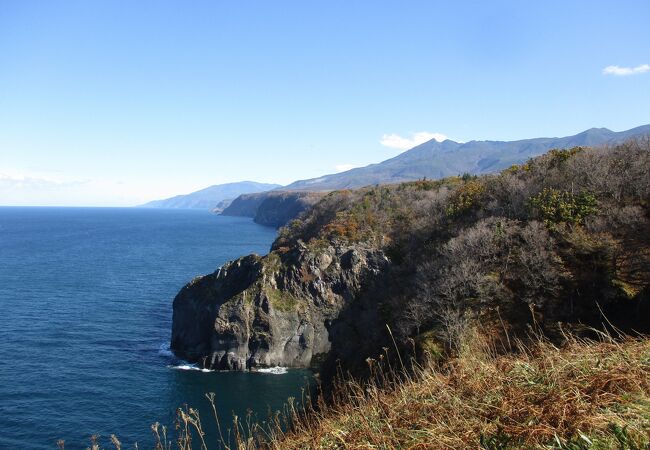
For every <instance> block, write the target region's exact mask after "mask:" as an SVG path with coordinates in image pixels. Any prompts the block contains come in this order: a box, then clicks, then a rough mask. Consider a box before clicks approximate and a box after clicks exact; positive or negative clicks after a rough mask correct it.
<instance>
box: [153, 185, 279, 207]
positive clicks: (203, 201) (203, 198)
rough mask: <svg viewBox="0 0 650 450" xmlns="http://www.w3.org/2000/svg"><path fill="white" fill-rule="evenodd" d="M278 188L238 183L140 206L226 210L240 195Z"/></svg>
mask: <svg viewBox="0 0 650 450" xmlns="http://www.w3.org/2000/svg"><path fill="white" fill-rule="evenodd" d="M278 187H280V185H279V184H267V183H256V182H254V181H240V182H237V183H226V184H216V185H214V186H210V187H207V188H205V189H201V190H200V191H196V192H192V193H189V194H186V195H177V196H175V197H171V198H166V199H163V200H154V201H152V202H149V203H145V204H144V205H141V206H142V207H145V208H178V209H181V208H182V209H215V208H216V209H217V211H219V210H222V209H224V208H226V207H227V206H228V205H229V204H230V202H231V201H232V200H234V199H235V198H237V197H239V196H240V195H242V194H252V193H255V192H264V191H270V190H271V189H275V188H278Z"/></svg>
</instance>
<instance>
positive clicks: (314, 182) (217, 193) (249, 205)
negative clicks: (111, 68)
mask: <svg viewBox="0 0 650 450" xmlns="http://www.w3.org/2000/svg"><path fill="white" fill-rule="evenodd" d="M642 136H650V125H643V126H640V127H637V128H633V129H631V130H627V131H620V132H615V131H611V130H608V129H607V128H591V129H589V130H586V131H583V132H582V133H578V134H576V135H574V136H566V137H561V138H535V139H524V140H519V141H470V142H455V141H452V140H449V139H448V140H445V141H443V142H438V141H436V140H435V139H432V140H430V141H428V142H425V143H424V144H420V145H418V146H417V147H413V148H412V149H410V150H407V151H405V152H404V153H401V154H399V155H397V156H395V157H394V158H391V159H387V160H386V161H383V162H380V163H378V164H370V165H369V166H365V167H359V168H356V169H352V170H348V171H345V172H340V173H336V174H331V175H324V176H322V177H318V178H312V179H308V180H299V181H295V182H293V183H291V184H289V185H287V186H280V185H277V184H264V183H256V182H253V181H241V182H238V183H228V184H219V185H215V186H210V187H208V188H205V189H201V190H200V191H196V192H192V193H190V194H187V195H177V196H176V197H171V198H168V199H164V200H155V201H152V202H149V203H147V204H145V205H142V206H145V207H153V208H197V209H211V210H214V211H215V212H222V211H223V214H225V215H234V216H242V215H243V216H250V217H258V216H257V211H258V208H259V207H260V206H261V205H265V209H264V210H265V211H266V212H267V213H265V215H264V216H265V217H266V216H268V217H272V216H273V217H275V216H274V215H273V214H271V213H270V212H268V211H270V210H271V209H274V208H275V209H277V208H278V207H280V206H279V205H280V204H283V205H289V204H291V205H292V206H291V208H294V209H295V208H297V206H296V205H298V206H300V208H305V207H307V206H308V204H309V203H310V202H313V201H315V199H316V198H317V197H315V196H311V197H309V198H306V197H304V196H303V195H299V194H298V192H304V191H310V192H322V191H331V190H336V189H355V188H359V187H363V186H368V185H373V184H388V183H400V182H404V181H412V180H419V179H422V178H428V179H437V178H444V177H448V176H452V175H461V174H464V173H469V174H472V175H480V174H485V173H490V172H497V171H499V170H501V169H504V168H506V167H509V166H511V165H513V164H520V163H522V162H525V161H527V160H528V159H530V158H532V157H534V156H538V155H541V154H543V153H546V152H547V151H549V150H550V149H553V148H569V147H575V146H585V147H594V146H602V145H610V144H618V143H621V142H623V141H626V140H629V139H633V138H640V137H642ZM291 192H295V194H294V195H293V197H295V198H292V195H291ZM281 193H282V195H279V196H278V195H275V194H281ZM246 194H255V195H246ZM285 194H286V195H285ZM240 196H241V197H240ZM270 197H273V199H272V201H269V202H266V203H265V200H266V199H267V198H269V199H270ZM234 199H237V201H236V202H234V203H233V204H232V206H230V203H231V202H232V201H233V200H234ZM270 200H271V199H270ZM287 207H288V206H287ZM300 208H298V209H296V210H299V209H300ZM285 216H286V214H279V215H278V217H282V220H284V217H285ZM260 222H265V221H262V220H261V219H260ZM272 222H273V223H274V224H275V223H276V222H278V223H279V222H281V220H279V219H278V220H275V221H272Z"/></svg>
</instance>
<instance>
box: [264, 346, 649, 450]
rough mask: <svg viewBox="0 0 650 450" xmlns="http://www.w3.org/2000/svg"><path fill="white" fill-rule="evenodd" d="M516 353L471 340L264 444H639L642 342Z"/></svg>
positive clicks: (644, 371)
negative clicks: (453, 353)
mask: <svg viewBox="0 0 650 450" xmlns="http://www.w3.org/2000/svg"><path fill="white" fill-rule="evenodd" d="M519 350H520V351H519V352H518V353H517V354H509V355H505V356H503V355H502V356H498V355H496V354H495V352H494V351H492V350H491V349H490V348H489V346H486V345H484V344H482V342H481V340H480V339H476V338H473V339H469V340H467V341H465V342H464V344H463V345H462V346H461V349H460V353H459V355H458V356H457V357H456V358H453V359H451V360H450V361H449V362H448V363H447V364H445V365H443V366H437V365H436V364H425V365H424V367H420V368H418V369H417V370H416V371H415V373H414V374H413V375H409V376H404V375H397V376H394V377H389V379H388V380H387V379H386V376H384V375H377V376H376V378H375V379H376V380H377V381H375V382H368V383H355V382H352V381H348V382H345V383H343V384H342V385H341V386H340V387H339V392H338V394H337V395H336V396H335V402H334V403H333V405H331V406H328V407H326V408H325V409H324V411H321V412H316V411H312V412H311V413H310V414H308V415H306V416H303V417H302V418H297V419H296V425H295V428H294V430H293V431H291V432H289V433H286V434H279V435H277V436H276V437H275V439H274V440H273V441H272V442H268V445H269V446H270V447H271V448H275V449H323V448H327V449H344V448H346V449H347V448H349V449H371V448H373V449H374V448H381V449H393V448H404V449H407V448H408V449H495V450H496V449H567V450H569V449H571V450H573V449H575V450H583V449H584V450H586V449H594V450H595V449H629V450H634V449H639V450H640V449H647V448H649V447H648V446H649V445H650V444H649V443H650V340H648V339H641V340H626V341H623V342H615V341H612V340H609V339H607V340H606V341H602V342H586V341H579V340H576V339H569V340H568V342H567V343H566V344H565V345H564V346H563V347H562V348H558V347H556V346H554V345H552V344H550V343H548V342H547V341H543V340H540V341H539V342H536V343H534V344H531V345H529V346H528V347H520V349H519ZM369 363H370V364H375V365H376V364H378V362H377V361H370V362H369ZM395 371H398V372H399V369H398V368H394V371H393V372H392V373H395ZM376 373H377V372H376ZM380 385H382V386H384V387H378V386H380Z"/></svg>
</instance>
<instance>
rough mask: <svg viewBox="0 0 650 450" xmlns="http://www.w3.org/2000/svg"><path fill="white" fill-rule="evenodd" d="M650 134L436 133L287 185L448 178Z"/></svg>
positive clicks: (647, 128)
mask: <svg viewBox="0 0 650 450" xmlns="http://www.w3.org/2000/svg"><path fill="white" fill-rule="evenodd" d="M644 135H650V125H644V126H640V127H637V128H633V129H631V130H627V131H621V132H614V131H611V130H608V129H607V128H591V129H589V130H587V131H583V132H582V133H579V134H576V135H574V136H566V137H561V138H535V139H524V140H520V141H470V142H465V143H461V142H454V141H452V140H446V141H443V142H438V141H436V140H435V139H432V140H430V141H428V142H425V143H424V144H421V145H418V146H417V147H413V148H412V149H410V150H407V151H405V152H404V153H401V154H400V155H398V156H396V157H394V158H391V159H388V160H386V161H383V162H381V163H378V164H371V165H369V166H365V167H360V168H357V169H352V170H348V171H346V172H341V173H336V174H332V175H324V176H322V177H319V178H312V179H309V180H300V181H296V182H294V183H291V184H289V185H288V186H285V187H283V188H282V190H287V191H295V190H300V191H327V190H334V189H354V188H359V187H362V186H368V185H372V184H386V183H399V182H403V181H410V180H418V179H421V178H425V177H426V178H429V179H436V178H443V177H448V176H452V175H461V174H463V173H470V174H473V175H479V174H484V173H490V172H496V171H499V170H501V169H505V168H506V167H509V166H511V165H512V164H519V163H522V162H524V161H527V160H528V159H529V158H532V157H533V156H538V155H541V154H543V153H545V152H547V151H549V150H550V149H553V148H568V147H575V146H585V147H589V146H592V147H593V146H600V145H607V144H616V143H620V142H623V141H626V140H628V139H631V138H635V137H641V136H644Z"/></svg>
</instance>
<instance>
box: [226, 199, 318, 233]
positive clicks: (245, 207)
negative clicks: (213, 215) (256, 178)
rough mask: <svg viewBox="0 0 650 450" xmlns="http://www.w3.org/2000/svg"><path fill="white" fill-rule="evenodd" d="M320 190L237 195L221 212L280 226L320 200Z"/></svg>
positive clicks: (261, 223)
mask: <svg viewBox="0 0 650 450" xmlns="http://www.w3.org/2000/svg"><path fill="white" fill-rule="evenodd" d="M323 195H325V194H324V193H321V192H305V191H301V192H289V191H271V192H260V193H257V194H244V195H240V196H239V197H237V198H236V199H235V200H234V201H233V202H232V203H231V204H230V205H229V206H228V207H227V208H225V209H224V210H223V211H222V212H221V214H223V215H224V216H243V217H252V218H254V220H255V222H256V223H259V224H260V225H266V226H271V227H276V228H277V227H281V226H283V225H285V224H287V223H288V222H289V221H291V220H292V219H295V218H296V217H298V216H299V215H300V214H301V213H302V212H303V211H305V210H306V209H307V208H309V207H310V206H312V205H314V204H315V203H316V202H317V201H318V200H320V199H321V198H322V197H323Z"/></svg>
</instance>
